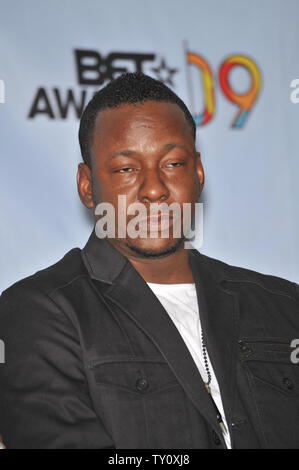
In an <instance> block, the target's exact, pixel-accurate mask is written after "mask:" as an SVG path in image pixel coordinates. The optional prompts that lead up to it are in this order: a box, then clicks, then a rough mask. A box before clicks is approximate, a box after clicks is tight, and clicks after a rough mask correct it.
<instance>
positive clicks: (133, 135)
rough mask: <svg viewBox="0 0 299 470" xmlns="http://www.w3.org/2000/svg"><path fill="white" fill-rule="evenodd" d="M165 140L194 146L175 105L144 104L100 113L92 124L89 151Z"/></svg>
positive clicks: (187, 126) (127, 105)
mask: <svg viewBox="0 0 299 470" xmlns="http://www.w3.org/2000/svg"><path fill="white" fill-rule="evenodd" d="M168 139H171V140H173V139H175V140H178V139H179V140H181V141H184V142H185V143H189V145H193V144H194V139H193V135H192V130H191V126H190V124H189V123H188V121H187V119H186V117H185V114H184V112H183V111H182V110H181V108H180V107H179V106H178V105H176V104H175V103H167V102H156V101H147V102H145V103H138V104H136V105H135V104H134V105H133V104H126V105H122V106H120V107H119V108H112V109H110V108H109V109H107V110H104V111H100V112H99V114H98V116H97V119H96V123H95V130H94V136H93V149H94V150H96V147H98V146H100V147H101V148H103V147H104V148H105V147H107V146H108V147H111V146H119V145H120V146H121V145H124V144H126V145H127V146H128V145H136V144H138V142H140V143H141V142H144V143H145V142H146V140H150V141H151V142H153V140H155V141H159V142H162V141H165V140H168Z"/></svg>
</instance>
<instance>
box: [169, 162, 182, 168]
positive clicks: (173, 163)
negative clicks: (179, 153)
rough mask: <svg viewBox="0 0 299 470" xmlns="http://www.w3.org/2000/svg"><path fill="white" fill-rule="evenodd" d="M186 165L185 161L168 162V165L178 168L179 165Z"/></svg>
mask: <svg viewBox="0 0 299 470" xmlns="http://www.w3.org/2000/svg"><path fill="white" fill-rule="evenodd" d="M184 165H185V162H170V163H167V164H166V166H167V167H170V168H178V167H180V166H184Z"/></svg>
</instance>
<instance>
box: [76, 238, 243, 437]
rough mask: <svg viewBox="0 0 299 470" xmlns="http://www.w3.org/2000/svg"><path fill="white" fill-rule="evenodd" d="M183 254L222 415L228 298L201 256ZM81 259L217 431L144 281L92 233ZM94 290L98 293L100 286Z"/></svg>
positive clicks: (189, 361) (193, 369)
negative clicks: (187, 260)
mask: <svg viewBox="0 0 299 470" xmlns="http://www.w3.org/2000/svg"><path fill="white" fill-rule="evenodd" d="M189 251H190V266H191V269H192V272H193V275H194V279H195V283H196V289H197V294H198V303H199V311H200V316H201V322H202V328H203V331H204V335H205V338H206V346H207V348H208V353H209V356H210V359H211V362H212V364H213V368H214V371H215V374H216V376H217V379H218V381H219V385H220V389H221V391H222V395H223V401H224V407H225V409H226V410H227V409H228V408H227V407H229V406H230V403H231V399H230V397H231V396H232V395H231V386H232V385H231V381H230V377H231V376H232V351H233V347H232V330H233V326H234V319H233V314H232V313H233V299H232V295H230V294H228V293H226V292H224V291H223V290H221V289H220V287H219V285H218V283H217V282H216V281H215V278H213V276H211V273H210V271H209V269H208V268H207V266H206V265H205V263H204V262H203V261H202V259H201V258H202V255H200V254H199V253H198V252H196V250H189ZM204 258H205V257H204ZM83 259H84V261H85V264H86V266H87V268H88V270H89V273H90V275H91V277H92V278H93V279H96V280H100V281H102V282H106V284H109V286H106V288H105V289H104V291H103V290H101V294H102V295H105V296H107V297H108V298H109V299H110V300H111V301H112V302H114V303H115V304H116V305H117V306H118V307H119V308H121V309H122V310H123V311H124V312H125V313H126V314H127V315H128V316H129V317H130V318H131V319H133V321H134V322H135V323H136V324H138V326H139V327H140V329H141V330H143V331H144V332H145V333H146V334H147V335H148V336H149V337H150V338H151V340H152V341H153V343H154V344H155V345H156V347H157V348H158V349H159V351H160V352H161V354H162V356H163V357H164V358H165V360H166V361H167V362H168V364H169V366H170V368H171V369H172V371H173V373H174V375H175V376H176V377H177V380H178V381H179V382H180V383H181V385H182V387H183V388H184V390H185V392H186V393H187V395H188V396H189V398H190V399H191V401H192V402H193V404H194V406H195V407H196V408H197V410H198V411H199V413H201V415H203V416H204V417H205V418H206V420H207V421H208V422H209V423H210V425H211V426H212V427H213V428H214V429H218V422H217V419H216V415H215V410H214V408H213V406H212V404H211V401H210V397H209V396H208V394H207V391H206V389H205V386H204V383H203V380H202V378H201V376H200V373H199V371H198V369H197V366H196V364H195V362H194V360H193V358H192V356H191V354H190V352H189V350H188V348H187V346H186V344H185V342H184V340H183V339H182V337H181V335H180V333H179V332H178V330H177V328H176V326H175V325H174V323H173V322H172V320H171V318H170V317H169V315H168V314H167V312H166V311H165V309H164V308H163V306H162V304H161V303H160V302H159V300H158V299H157V297H156V296H155V295H154V294H153V292H152V290H151V289H150V288H149V287H148V286H147V284H146V282H145V281H144V279H143V278H142V277H141V276H140V274H139V273H138V272H137V271H136V270H135V268H134V267H133V266H132V264H131V263H130V262H129V261H128V259H127V258H125V257H124V256H123V255H122V254H121V253H119V252H118V251H117V250H116V249H114V247H113V246H112V245H111V244H110V243H109V242H108V241H107V240H105V239H102V240H100V239H98V238H97V237H96V235H95V234H94V233H93V234H92V236H91V238H90V240H89V242H88V243H87V245H86V247H85V248H84V249H83ZM96 286H97V288H98V289H99V290H100V289H101V287H100V283H96ZM228 371H229V374H228ZM229 411H230V410H229ZM221 437H222V436H221Z"/></svg>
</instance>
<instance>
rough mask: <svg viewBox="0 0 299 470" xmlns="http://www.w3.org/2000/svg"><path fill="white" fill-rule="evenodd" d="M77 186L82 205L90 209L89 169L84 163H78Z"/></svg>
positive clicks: (91, 203) (91, 205)
mask: <svg viewBox="0 0 299 470" xmlns="http://www.w3.org/2000/svg"><path fill="white" fill-rule="evenodd" d="M77 187H78V193H79V197H80V199H81V201H82V203H83V204H84V206H85V207H87V209H92V208H93V200H92V190H91V170H90V168H89V167H88V166H87V165H86V164H85V163H80V164H79V165H78V172H77Z"/></svg>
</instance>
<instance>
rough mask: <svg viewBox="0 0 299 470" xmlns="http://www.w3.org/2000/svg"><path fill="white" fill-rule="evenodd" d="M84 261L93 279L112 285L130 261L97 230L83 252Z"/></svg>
mask: <svg viewBox="0 0 299 470" xmlns="http://www.w3.org/2000/svg"><path fill="white" fill-rule="evenodd" d="M82 256H83V261H84V263H85V266H86V268H87V270H88V273H89V275H90V277H91V278H92V279H96V280H97V281H102V282H105V283H107V284H112V283H113V281H114V280H115V279H116V278H117V276H118V275H119V273H120V272H121V271H122V269H123V268H124V267H125V265H126V264H127V263H129V260H128V259H127V258H126V257H125V256H123V255H122V254H121V253H120V252H119V251H118V250H116V249H115V248H114V247H113V246H112V245H111V243H109V242H108V241H107V240H106V239H105V238H103V239H100V238H98V237H97V236H96V234H95V230H93V232H92V234H91V235H90V237H89V240H88V242H87V243H86V245H85V247H84V248H83V250H82Z"/></svg>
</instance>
